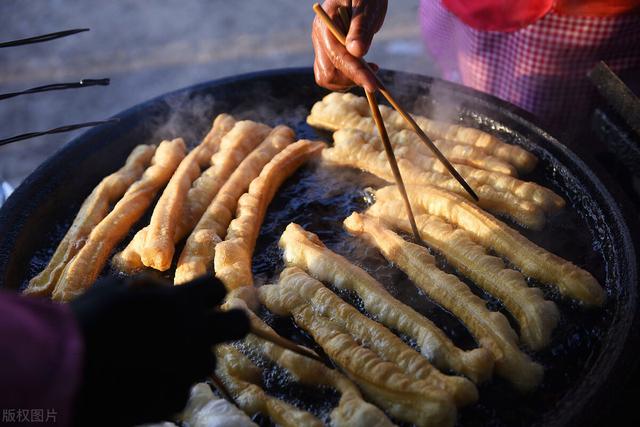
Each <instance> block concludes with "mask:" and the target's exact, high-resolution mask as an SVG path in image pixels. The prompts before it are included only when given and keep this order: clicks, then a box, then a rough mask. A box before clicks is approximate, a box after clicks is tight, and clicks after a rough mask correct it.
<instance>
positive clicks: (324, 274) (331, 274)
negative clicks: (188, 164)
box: [279, 223, 493, 382]
mask: <svg viewBox="0 0 640 427" xmlns="http://www.w3.org/2000/svg"><path fill="white" fill-rule="evenodd" d="M279 245H280V247H281V248H282V249H283V250H284V255H283V257H284V260H285V263H286V264H287V265H288V266H297V267H300V268H302V269H303V270H306V271H307V272H309V274H310V275H311V276H313V277H314V278H315V279H317V280H320V281H323V282H327V283H332V284H333V285H334V286H336V287H337V288H340V289H349V290H353V291H355V292H356V293H357V294H358V295H359V296H360V298H361V299H362V302H363V305H364V307H365V309H366V310H367V311H368V312H369V313H370V314H371V315H372V316H374V317H375V318H376V320H378V321H380V322H381V323H382V324H384V325H386V326H387V327H389V328H392V329H395V330H397V331H398V332H400V333H403V334H405V335H408V336H409V337H411V338H414V339H415V340H416V341H417V343H418V346H419V347H420V351H421V352H422V354H423V355H425V356H426V357H427V358H428V359H429V360H430V361H431V362H432V363H433V364H435V365H436V366H437V367H439V368H442V369H450V370H453V371H455V372H459V373H461V374H464V375H465V376H467V377H469V378H471V379H472V380H473V381H474V382H480V381H483V380H485V379H487V378H488V377H489V376H490V375H491V368H492V366H493V358H492V357H491V354H490V353H489V352H488V351H487V350H486V349H483V348H477V349H473V350H471V351H463V350H461V349H460V348H458V347H456V345H455V344H454V343H453V342H452V341H451V340H450V339H449V338H448V337H447V336H446V335H445V333H444V332H443V331H442V330H441V329H440V328H438V327H437V326H436V325H434V324H433V323H432V322H431V321H430V320H428V319H427V318H425V317H423V316H422V315H420V314H419V313H417V312H416V311H414V310H413V309H412V308H411V307H409V306H407V305H405V304H403V303H402V302H400V301H398V300H397V299H395V298H393V297H392V296H391V295H390V294H389V293H388V292H387V291H386V290H385V289H384V287H383V286H382V285H381V284H380V283H379V282H377V281H376V280H375V279H374V278H373V277H371V276H370V275H369V274H367V273H366V272H365V271H364V270H362V269H361V268H359V267H356V266H355V265H353V264H351V263H350V262H349V261H348V260H346V259H345V258H343V257H342V256H340V255H338V254H336V253H334V252H332V251H330V250H329V249H328V248H327V247H326V246H325V245H324V244H323V243H322V242H321V241H320V239H319V238H318V236H316V235H315V234H313V233H310V232H307V231H305V230H304V229H303V228H302V227H300V226H299V225H297V224H294V223H291V224H289V225H288V226H287V228H286V230H285V231H284V233H282V236H281V237H280V242H279Z"/></svg>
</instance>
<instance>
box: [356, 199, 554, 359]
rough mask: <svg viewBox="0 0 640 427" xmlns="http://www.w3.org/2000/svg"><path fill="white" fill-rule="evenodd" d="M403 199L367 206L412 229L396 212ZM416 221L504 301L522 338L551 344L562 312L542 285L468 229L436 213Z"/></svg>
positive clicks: (534, 344)
mask: <svg viewBox="0 0 640 427" xmlns="http://www.w3.org/2000/svg"><path fill="white" fill-rule="evenodd" d="M401 203H402V201H385V202H384V203H382V202H376V203H374V204H373V206H371V207H370V208H369V209H368V210H367V215H372V216H375V217H378V218H380V219H382V220H383V221H384V222H385V223H386V224H389V225H392V226H393V227H395V228H399V229H401V230H403V231H406V232H411V228H410V225H409V223H408V221H404V220H403V219H401V218H398V216H397V214H396V212H398V211H397V209H398V208H399V207H402V205H401ZM416 222H417V224H418V229H419V231H420V236H421V237H422V239H423V240H424V241H425V243H427V244H428V245H429V246H430V247H432V248H434V249H435V250H437V251H438V252H440V253H441V254H443V255H444V256H445V257H446V259H447V261H448V262H449V263H450V264H451V265H452V266H453V267H455V268H456V270H458V271H459V272H460V273H462V274H463V275H464V276H466V277H468V278H470V279H471V280H472V281H473V282H474V283H475V284H476V285H478V286H479V287H481V288H482V289H484V290H485V291H487V292H488V293H490V294H491V295H493V296H494V297H496V298H498V299H499V300H501V301H502V303H503V304H504V306H505V308H506V309H507V310H508V311H509V312H510V313H511V314H512V315H513V317H514V318H515V319H516V321H517V322H518V324H519V325H520V338H521V339H522V342H523V343H524V344H526V345H527V346H528V347H529V348H531V349H533V350H540V349H542V348H543V347H546V346H547V345H548V344H549V342H550V341H551V333H552V332H553V329H554V328H555V327H556V325H557V323H558V320H559V318H560V313H559V312H558V308H557V306H556V305H555V303H554V302H553V301H547V300H545V299H544V296H543V294H542V291H541V290H540V289H538V288H531V287H529V286H528V285H527V282H526V281H525V278H524V276H522V274H521V273H520V272H519V271H516V270H512V269H510V268H507V267H506V266H505V264H504V262H503V261H502V259H500V258H498V257H495V256H492V255H489V254H488V253H487V250H486V249H485V248H484V247H483V246H480V245H478V244H477V243H476V242H474V241H473V240H472V239H471V237H470V236H469V233H468V232H467V231H465V230H461V229H459V228H456V227H454V226H452V225H451V224H449V223H447V222H445V221H444V220H443V219H442V218H440V217H437V216H433V215H417V216H416Z"/></svg>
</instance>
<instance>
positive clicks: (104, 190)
mask: <svg viewBox="0 0 640 427" xmlns="http://www.w3.org/2000/svg"><path fill="white" fill-rule="evenodd" d="M155 150H156V147H155V146H154V145H138V146H137V147H135V148H134V149H133V150H132V151H131V154H129V157H128V158H127V161H126V163H125V165H124V166H123V167H122V168H120V169H119V170H117V171H116V172H114V173H112V174H111V175H109V176H107V177H105V178H104V179H103V180H102V181H100V183H99V184H98V185H97V186H96V187H95V188H94V189H93V191H92V192H91V194H90V195H89V197H87V198H86V199H85V201H84V202H83V203H82V206H81V207H80V211H79V212H78V214H77V215H76V217H75V219H74V220H73V224H71V227H70V228H69V230H68V231H67V234H66V235H65V236H64V238H63V239H62V241H61V242H60V244H59V245H58V247H57V248H56V251H55V253H54V254H53V256H52V257H51V260H49V264H47V267H46V268H45V269H44V270H42V271H41V272H40V274H38V275H37V276H36V277H34V278H33V279H31V280H30V281H29V286H28V287H27V288H26V289H25V290H24V293H25V294H28V295H36V296H49V295H51V292H52V291H53V289H54V287H55V286H56V283H57V282H58V278H59V277H60V274H61V273H62V270H63V269H64V268H65V266H66V265H67V263H68V262H69V260H71V258H73V257H74V256H75V254H77V253H78V251H79V250H80V249H81V248H82V246H83V245H84V243H85V240H86V239H87V237H88V236H89V233H91V230H92V229H93V228H94V227H95V226H96V225H97V224H98V223H99V222H100V221H101V220H102V219H103V218H104V217H105V216H106V215H107V213H108V212H109V209H110V207H111V205H112V204H113V203H115V202H116V201H117V200H118V199H120V197H122V195H123V194H124V193H125V191H127V188H129V186H130V185H131V184H132V183H133V182H134V181H135V180H137V179H138V178H140V176H141V175H142V173H143V172H144V169H145V168H146V167H147V166H148V165H149V162H150V161H151V158H152V157H153V153H154V152H155Z"/></svg>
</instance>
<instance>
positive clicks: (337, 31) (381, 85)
mask: <svg viewBox="0 0 640 427" xmlns="http://www.w3.org/2000/svg"><path fill="white" fill-rule="evenodd" d="M313 11H314V12H315V13H316V15H318V17H319V18H320V19H321V20H322V22H324V24H325V25H326V26H327V28H328V29H329V31H331V33H332V34H333V35H334V37H335V38H336V39H337V40H338V41H339V42H340V43H342V44H343V45H346V42H347V39H346V37H345V35H344V33H343V32H342V31H341V30H340V29H339V28H338V27H337V26H336V25H335V24H334V22H333V20H332V19H331V18H330V17H329V15H327V12H325V11H324V9H323V8H322V6H320V5H319V4H318V3H316V4H314V5H313ZM340 15H341V17H343V16H345V15H348V14H345V13H344V12H341V13H340ZM359 60H360V62H361V63H362V65H363V66H364V67H365V68H367V69H368V70H369V71H370V72H371V74H372V75H373V76H374V77H375V79H376V84H377V85H378V90H379V91H380V93H382V95H384V97H385V98H386V99H387V101H389V103H390V104H391V105H392V106H393V108H394V109H395V110H396V111H397V112H398V113H399V114H400V115H401V116H402V118H403V119H404V120H405V121H406V122H407V123H408V124H409V126H411V128H412V129H413V130H414V132H416V133H417V134H418V136H419V137H420V139H421V140H422V142H424V143H425V144H426V146H427V147H429V149H431V151H432V152H433V154H434V155H435V156H436V157H437V158H438V160H440V162H442V164H443V165H444V166H445V167H446V168H447V170H448V171H449V173H450V174H451V175H452V176H453V177H454V178H455V179H456V180H457V181H458V182H459V183H460V185H462V187H463V188H464V189H465V190H466V191H467V193H469V195H470V196H471V197H472V198H473V199H474V200H475V201H478V200H480V199H479V198H478V195H477V194H476V193H475V191H473V189H472V188H471V186H470V185H469V184H468V183H467V182H466V181H465V180H464V178H463V177H462V176H461V175H460V173H458V171H457V170H456V168H455V167H453V165H452V164H451V162H449V160H447V158H446V157H445V156H444V154H442V152H440V150H439V149H438V147H436V146H435V144H434V143H433V141H431V139H430V138H429V137H428V136H427V135H426V134H425V133H424V131H423V130H422V129H421V128H420V126H418V124H417V123H416V122H415V120H413V117H411V115H410V114H409V113H407V112H406V111H405V110H404V108H402V107H401V106H400V104H398V102H397V101H396V100H395V99H394V97H393V96H392V95H391V93H390V92H389V91H388V90H387V88H386V87H385V85H384V83H382V81H381V80H380V79H379V78H378V76H377V75H376V73H375V72H374V71H373V70H372V69H371V67H370V66H369V64H368V63H367V61H365V60H364V59H363V58H359Z"/></svg>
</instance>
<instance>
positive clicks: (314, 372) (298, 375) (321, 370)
mask: <svg viewBox="0 0 640 427" xmlns="http://www.w3.org/2000/svg"><path fill="white" fill-rule="evenodd" d="M225 308H241V309H244V310H245V311H246V312H247V314H248V315H249V317H250V318H251V323H252V327H253V328H258V329H261V330H262V331H263V332H264V333H266V334H267V335H274V334H276V332H275V331H274V330H273V329H271V327H269V325H267V324H266V323H265V322H264V321H262V319H260V318H259V317H257V316H256V315H255V314H253V312H252V311H250V310H249V308H248V307H247V305H246V303H245V301H243V300H241V299H239V298H231V299H227V302H226V303H225ZM240 345H241V346H245V347H248V348H249V353H254V352H259V353H260V354H262V355H263V356H265V357H267V358H268V359H269V360H271V361H272V362H274V363H276V364H277V365H279V366H281V367H282V368H284V369H286V370H287V371H288V372H289V373H290V374H291V376H292V377H293V378H294V379H295V380H296V381H299V382H300V383H302V384H309V385H312V386H318V385H320V386H327V387H331V388H334V389H335V390H337V391H339V392H340V394H341V396H340V401H339V403H338V406H336V407H335V408H334V409H333V411H331V424H332V425H333V426H345V427H350V426H361V427H370V426H377V427H387V426H392V425H393V423H391V421H389V419H388V418H387V417H386V415H384V413H383V412H382V411H381V410H380V409H378V408H377V407H376V406H374V405H372V404H370V403H367V402H366V401H364V400H363V399H362V395H361V394H360V392H359V391H358V388H357V387H356V386H355V385H354V384H353V383H352V382H351V381H350V380H349V379H348V378H346V377H345V376H344V375H342V374H341V373H340V372H338V371H337V370H335V369H329V368H327V367H326V366H325V365H324V364H322V363H320V362H318V361H316V360H313V359H310V358H308V357H303V356H300V355H299V354H297V353H294V352H293V351H290V350H287V349H285V348H283V347H280V346H278V345H276V344H274V343H273V342H270V341H265V340H263V339H261V338H259V337H257V336H256V335H253V334H249V335H247V336H246V337H245V338H244V340H243V341H242V343H241V344H240Z"/></svg>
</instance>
